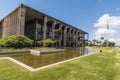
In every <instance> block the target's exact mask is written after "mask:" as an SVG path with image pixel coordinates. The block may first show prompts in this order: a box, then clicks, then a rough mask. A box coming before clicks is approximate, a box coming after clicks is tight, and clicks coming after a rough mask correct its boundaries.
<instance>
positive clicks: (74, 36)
mask: <svg viewBox="0 0 120 80" xmlns="http://www.w3.org/2000/svg"><path fill="white" fill-rule="evenodd" d="M43 27H44V32H45V33H44V34H46V35H44V36H46V37H45V38H48V37H49V38H52V39H55V40H56V41H57V44H56V45H57V46H64V47H73V46H74V47H79V46H84V44H85V43H84V42H85V35H86V33H85V32H83V31H81V30H79V29H76V28H74V27H72V26H69V25H66V24H64V23H61V22H59V21H55V20H52V19H49V18H47V17H45V18H44V26H43ZM45 27H46V28H45ZM45 29H46V30H45ZM44 36H43V37H44ZM45 38H43V39H45Z"/></svg>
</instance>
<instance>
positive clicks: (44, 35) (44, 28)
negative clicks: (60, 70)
mask: <svg viewBox="0 0 120 80" xmlns="http://www.w3.org/2000/svg"><path fill="white" fill-rule="evenodd" d="M46 31H47V16H45V17H44V25H43V40H45V39H46ZM43 46H46V44H43Z"/></svg>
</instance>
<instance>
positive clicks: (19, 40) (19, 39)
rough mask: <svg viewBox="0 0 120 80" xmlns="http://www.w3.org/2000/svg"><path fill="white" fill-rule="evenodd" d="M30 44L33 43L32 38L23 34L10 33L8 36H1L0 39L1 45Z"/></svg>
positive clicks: (24, 45)
mask: <svg viewBox="0 0 120 80" xmlns="http://www.w3.org/2000/svg"><path fill="white" fill-rule="evenodd" d="M32 44H33V40H31V39H29V38H27V37H26V36H23V35H12V36H9V37H5V38H2V39H1V40H0V45H1V46H2V47H14V48H23V47H31V46H32Z"/></svg>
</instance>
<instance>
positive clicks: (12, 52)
mask: <svg viewBox="0 0 120 80" xmlns="http://www.w3.org/2000/svg"><path fill="white" fill-rule="evenodd" d="M17 53H30V51H29V50H24V51H23V50H22V51H11V52H0V55H3V54H17Z"/></svg>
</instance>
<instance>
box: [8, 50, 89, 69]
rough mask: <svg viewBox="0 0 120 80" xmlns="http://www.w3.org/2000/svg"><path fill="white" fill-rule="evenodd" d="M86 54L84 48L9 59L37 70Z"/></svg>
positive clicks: (14, 56) (19, 55) (17, 55)
mask: <svg viewBox="0 0 120 80" xmlns="http://www.w3.org/2000/svg"><path fill="white" fill-rule="evenodd" d="M85 54H87V53H86V52H85V49H84V48H66V50H65V52H60V53H49V54H41V55H40V56H35V55H31V54H29V53H28V54H14V55H10V57H12V58H14V59H16V60H18V61H20V62H23V63H24V64H26V65H28V66H31V67H33V68H38V67H42V66H46V65H49V64H52V63H56V62H60V61H64V60H67V59H71V58H74V57H78V56H82V55H85Z"/></svg>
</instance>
